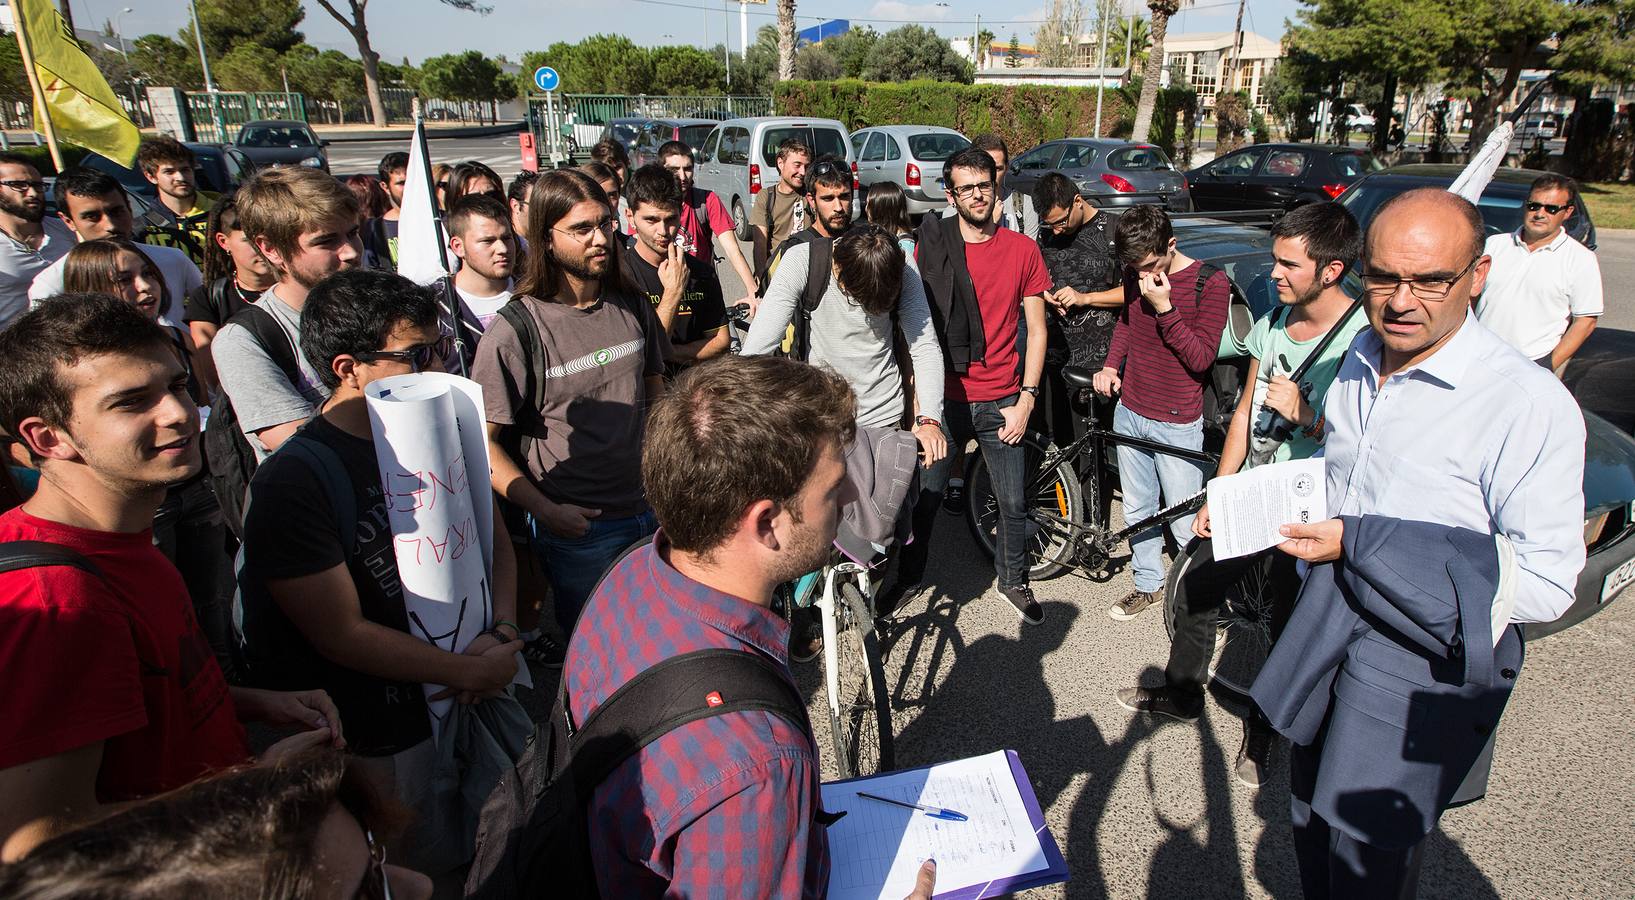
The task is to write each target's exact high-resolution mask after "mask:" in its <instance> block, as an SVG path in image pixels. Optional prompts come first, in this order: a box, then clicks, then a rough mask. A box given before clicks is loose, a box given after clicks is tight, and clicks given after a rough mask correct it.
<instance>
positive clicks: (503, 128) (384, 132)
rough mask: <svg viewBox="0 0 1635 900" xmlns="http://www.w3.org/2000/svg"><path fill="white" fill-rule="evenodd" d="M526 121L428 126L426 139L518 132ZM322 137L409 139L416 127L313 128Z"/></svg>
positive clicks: (336, 140)
mask: <svg viewBox="0 0 1635 900" xmlns="http://www.w3.org/2000/svg"><path fill="white" fill-rule="evenodd" d="M524 127H525V123H524V122H523V121H522V120H521V119H518V120H517V121H515V122H501V123H500V124H498V125H473V126H470V127H468V128H427V129H426V140H428V141H435V140H437V139H438V138H474V137H493V136H494V135H500V134H516V133H518V132H520V131H522V130H523V128H524ZM312 130H313V131H315V132H317V134H318V136H319V137H320V138H323V139H324V140H326V141H329V142H330V143H331V144H349V143H363V142H366V141H389V140H393V139H402V140H407V139H408V138H409V137H410V136H411V135H413V134H414V127H413V126H407V127H402V128H385V129H377V130H374V131H347V132H328V131H325V130H323V129H321V128H313V129H312Z"/></svg>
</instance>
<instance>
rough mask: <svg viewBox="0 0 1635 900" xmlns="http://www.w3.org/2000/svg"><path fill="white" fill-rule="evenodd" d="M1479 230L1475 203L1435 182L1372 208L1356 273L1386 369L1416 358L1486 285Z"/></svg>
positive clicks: (1451, 328) (1433, 346)
mask: <svg viewBox="0 0 1635 900" xmlns="http://www.w3.org/2000/svg"><path fill="white" fill-rule="evenodd" d="M1483 232H1484V228H1483V227H1482V217H1481V214H1480V213H1478V212H1477V211H1476V207H1475V206H1474V205H1473V204H1471V203H1470V201H1468V200H1465V199H1464V198H1462V197H1459V196H1457V195H1454V194H1450V193H1448V192H1447V191H1444V190H1441V189H1439V188H1423V189H1420V190H1413V191H1408V192H1406V193H1404V194H1400V195H1398V196H1396V197H1393V198H1392V199H1391V200H1389V201H1388V202H1386V203H1385V204H1384V205H1382V206H1381V207H1380V209H1379V212H1377V213H1375V214H1374V220H1373V221H1372V222H1371V223H1369V226H1368V238H1367V243H1366V245H1365V247H1364V250H1363V265H1362V279H1363V289H1364V290H1365V291H1366V292H1367V299H1368V303H1367V306H1368V318H1369V322H1370V324H1372V325H1373V326H1374V331H1375V333H1377V334H1378V335H1379V337H1380V340H1381V341H1382V342H1383V343H1384V345H1385V356H1386V359H1385V370H1386V371H1396V370H1397V369H1400V368H1402V367H1404V366H1408V365H1414V364H1417V363H1419V362H1421V361H1423V360H1424V359H1426V358H1427V357H1429V356H1430V355H1431V354H1432V353H1435V352H1436V350H1437V348H1439V347H1441V346H1442V345H1443V344H1445V343H1446V342H1447V341H1448V340H1449V339H1450V338H1451V337H1452V336H1453V334H1454V333H1455V332H1456V331H1458V330H1459V326H1460V325H1461V324H1463V323H1464V321H1465V317H1466V315H1467V314H1468V313H1469V311H1470V303H1471V298H1472V297H1475V296H1478V295H1480V294H1481V292H1482V288H1483V287H1484V286H1485V285H1486V283H1487V270H1488V266H1489V260H1488V258H1487V256H1486V253H1485V252H1484V251H1485V245H1486V240H1485V238H1484V235H1483Z"/></svg>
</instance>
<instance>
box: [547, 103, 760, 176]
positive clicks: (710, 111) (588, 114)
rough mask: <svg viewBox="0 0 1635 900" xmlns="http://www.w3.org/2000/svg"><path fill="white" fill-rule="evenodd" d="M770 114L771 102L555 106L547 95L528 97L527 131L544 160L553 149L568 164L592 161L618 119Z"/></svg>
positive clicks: (576, 104) (560, 104)
mask: <svg viewBox="0 0 1635 900" xmlns="http://www.w3.org/2000/svg"><path fill="white" fill-rule="evenodd" d="M552 113H554V114H555V118H554V119H552V117H551V115H552ZM770 115H772V98H771V97H730V96H723V95H715V96H708V95H706V96H693V97H682V96H660V95H653V94H556V95H555V96H554V97H552V98H551V102H547V100H546V98H545V95H543V94H534V95H531V96H529V98H528V127H529V129H530V130H532V131H533V133H534V139H535V141H536V142H537V143H538V146H539V147H540V152H541V155H542V157H548V156H549V154H550V151H551V148H552V147H553V146H554V147H555V148H557V151H558V152H559V153H560V154H561V157H562V158H563V159H566V160H568V161H572V160H574V159H578V158H582V157H586V156H588V154H589V152H590V148H591V146H592V145H594V144H595V143H596V142H597V141H599V140H601V139H602V136H603V130H604V129H606V127H607V125H608V123H609V122H611V121H613V120H615V119H713V120H715V121H721V120H723V119H736V118H740V117H744V116H770ZM553 137H554V140H552V138H553ZM546 164H547V165H548V163H546Z"/></svg>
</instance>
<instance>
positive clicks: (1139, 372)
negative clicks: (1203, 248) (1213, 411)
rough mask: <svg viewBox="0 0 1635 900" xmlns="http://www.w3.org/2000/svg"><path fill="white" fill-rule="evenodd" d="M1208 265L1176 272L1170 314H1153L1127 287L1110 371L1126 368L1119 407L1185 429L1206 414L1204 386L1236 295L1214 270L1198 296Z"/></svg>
mask: <svg viewBox="0 0 1635 900" xmlns="http://www.w3.org/2000/svg"><path fill="white" fill-rule="evenodd" d="M1202 270H1203V263H1200V262H1197V261H1193V263H1192V265H1190V266H1187V267H1186V268H1184V269H1182V270H1181V271H1179V272H1172V273H1170V276H1169V282H1170V293H1169V297H1170V304H1171V308H1170V311H1169V312H1167V313H1164V314H1163V315H1161V316H1159V315H1154V314H1153V311H1152V307H1151V306H1150V305H1148V304H1147V302H1146V301H1145V300H1143V299H1141V291H1140V289H1139V287H1138V286H1137V284H1136V282H1134V281H1126V282H1125V285H1124V296H1125V303H1124V311H1123V313H1121V314H1120V315H1119V319H1118V324H1116V325H1114V326H1113V343H1112V345H1111V346H1110V347H1109V348H1108V350H1107V362H1106V363H1105V364H1104V367H1105V368H1110V369H1119V368H1122V369H1123V370H1124V371H1123V375H1122V376H1121V377H1122V378H1123V381H1124V384H1123V388H1122V393H1121V395H1120V400H1119V402H1121V403H1123V404H1124V406H1125V407H1126V408H1128V409H1129V410H1130V411H1131V412H1133V413H1136V414H1138V415H1142V416H1145V417H1147V418H1149V419H1153V420H1155V421H1158V422H1170V423H1173V424H1177V425H1184V424H1186V423H1188V422H1192V421H1196V420H1197V419H1198V418H1199V417H1201V416H1202V415H1203V411H1204V402H1203V396H1204V383H1205V382H1206V381H1207V380H1208V378H1209V370H1210V368H1211V367H1213V366H1214V365H1215V355H1216V353H1217V352H1218V351H1219V350H1220V345H1221V331H1222V329H1224V328H1225V327H1226V309H1227V305H1228V304H1229V303H1230V302H1231V299H1232V293H1231V287H1230V283H1229V282H1228V281H1227V277H1226V273H1225V272H1222V271H1219V270H1217V271H1215V272H1214V273H1212V274H1211V275H1210V278H1209V280H1208V281H1207V282H1205V283H1204V290H1203V295H1202V296H1201V297H1200V296H1199V294H1198V291H1197V283H1198V274H1199V272H1201V271H1202Z"/></svg>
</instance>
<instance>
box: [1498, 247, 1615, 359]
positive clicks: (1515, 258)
mask: <svg viewBox="0 0 1635 900" xmlns="http://www.w3.org/2000/svg"><path fill="white" fill-rule="evenodd" d="M1487 255H1488V256H1491V257H1493V268H1492V269H1491V270H1490V271H1489V272H1488V273H1487V287H1485V288H1483V289H1482V296H1481V299H1480V300H1478V301H1477V303H1476V318H1477V319H1478V320H1480V321H1481V323H1482V324H1483V325H1486V326H1487V328H1488V330H1489V331H1492V332H1493V333H1494V334H1497V335H1498V336H1499V337H1501V338H1503V339H1504V340H1505V341H1506V342H1507V343H1509V344H1510V345H1511V346H1512V347H1515V348H1516V349H1517V350H1520V351H1521V352H1522V355H1523V356H1525V357H1527V358H1528V359H1538V358H1539V357H1542V356H1544V355H1545V354H1546V353H1549V352H1550V351H1551V350H1554V349H1555V346H1556V344H1557V343H1558V342H1559V341H1560V340H1561V335H1562V334H1563V333H1565V332H1566V330H1567V321H1568V319H1570V318H1573V317H1576V316H1599V315H1601V307H1602V301H1601V266H1600V263H1598V262H1597V261H1596V259H1595V252H1594V251H1593V250H1591V249H1590V248H1588V247H1586V246H1584V245H1583V244H1580V243H1579V242H1578V241H1576V240H1574V239H1573V238H1572V236H1571V235H1569V234H1567V231H1566V229H1562V231H1561V233H1560V234H1557V235H1556V236H1555V239H1554V240H1552V241H1550V242H1549V243H1548V244H1545V245H1544V246H1542V247H1540V248H1538V249H1537V250H1528V249H1527V245H1526V244H1525V243H1523V242H1522V239H1521V232H1520V231H1519V230H1518V231H1514V232H1511V233H1510V234H1496V235H1494V236H1492V237H1490V238H1488V239H1487Z"/></svg>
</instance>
